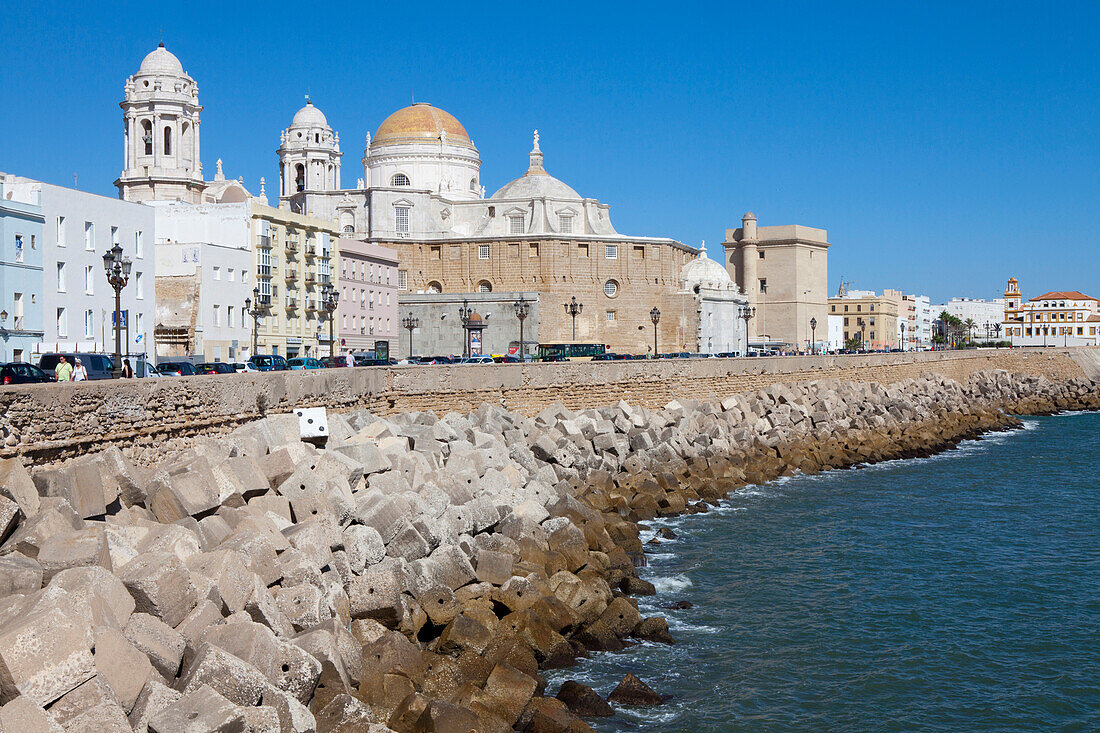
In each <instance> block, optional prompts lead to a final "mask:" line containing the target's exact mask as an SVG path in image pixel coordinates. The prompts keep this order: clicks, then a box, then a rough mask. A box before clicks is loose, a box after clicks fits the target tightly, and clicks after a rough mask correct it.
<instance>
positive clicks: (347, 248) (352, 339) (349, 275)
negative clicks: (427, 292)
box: [336, 237, 400, 354]
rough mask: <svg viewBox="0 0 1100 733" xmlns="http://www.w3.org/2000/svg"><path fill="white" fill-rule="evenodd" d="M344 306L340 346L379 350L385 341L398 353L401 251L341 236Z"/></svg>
mask: <svg viewBox="0 0 1100 733" xmlns="http://www.w3.org/2000/svg"><path fill="white" fill-rule="evenodd" d="M336 250H337V252H338V254H339V261H340V279H339V283H338V285H339V290H340V307H339V310H338V312H337V314H336V317H337V319H338V324H339V325H338V327H339V335H340V341H339V348H338V351H339V350H343V351H345V352H346V351H352V352H364V351H375V350H376V349H375V346H376V344H377V342H379V341H385V342H386V343H387V345H388V347H389V349H390V353H393V354H396V353H397V339H398V336H399V335H400V334H399V329H400V325H399V324H398V316H397V312H398V311H397V307H398V306H397V302H398V292H399V291H398V289H397V268H398V261H397V252H396V251H395V250H392V249H388V248H386V247H379V246H378V245H376V244H370V243H369V242H360V241H359V240H356V239H347V238H345V237H339V238H338V239H337V240H336Z"/></svg>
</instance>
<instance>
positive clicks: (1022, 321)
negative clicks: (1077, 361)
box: [1002, 277, 1100, 346]
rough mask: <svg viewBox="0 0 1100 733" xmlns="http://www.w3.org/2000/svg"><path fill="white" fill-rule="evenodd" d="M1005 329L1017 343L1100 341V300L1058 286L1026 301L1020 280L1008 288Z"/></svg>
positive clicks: (1090, 343)
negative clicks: (1052, 290)
mask: <svg viewBox="0 0 1100 733" xmlns="http://www.w3.org/2000/svg"><path fill="white" fill-rule="evenodd" d="M1002 328H1003V331H1004V334H1005V336H1006V337H1007V338H1008V340H1009V341H1011V342H1012V345H1013V346H1096V345H1098V344H1100V300H1098V299H1096V298H1094V297H1092V296H1091V295H1085V294H1084V293H1082V292H1080V291H1078V290H1057V291H1054V292H1050V293H1043V294H1042V295H1037V296H1035V297H1034V298H1031V299H1030V300H1027V301H1025V300H1024V297H1023V294H1022V293H1021V292H1020V282H1019V281H1018V280H1017V279H1016V278H1014V277H1013V278H1009V280H1008V286H1007V287H1006V288H1005V316H1004V323H1003V326H1002Z"/></svg>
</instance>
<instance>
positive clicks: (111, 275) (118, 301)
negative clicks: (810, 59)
mask: <svg viewBox="0 0 1100 733" xmlns="http://www.w3.org/2000/svg"><path fill="white" fill-rule="evenodd" d="M132 265H133V263H132V262H130V258H129V257H123V256H122V247H121V245H118V244H116V245H115V246H114V247H111V248H110V249H109V250H107V252H106V253H105V254H104V255H103V269H104V270H105V271H106V273H107V282H108V283H110V284H111V287H112V288H114V289H115V368H114V369H113V370H111V376H112V377H113V378H115V379H118V378H119V377H121V376H122V289H123V288H124V287H126V283H127V282H128V281H129V280H130V267H131V266H132Z"/></svg>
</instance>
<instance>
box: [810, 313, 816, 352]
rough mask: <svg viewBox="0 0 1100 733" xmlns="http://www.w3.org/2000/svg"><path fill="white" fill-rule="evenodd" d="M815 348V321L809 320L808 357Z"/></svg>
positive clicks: (814, 319) (813, 319)
mask: <svg viewBox="0 0 1100 733" xmlns="http://www.w3.org/2000/svg"><path fill="white" fill-rule="evenodd" d="M816 348H817V319H816V318H811V319H810V355H811V356H813V353H814V350H815V349H816Z"/></svg>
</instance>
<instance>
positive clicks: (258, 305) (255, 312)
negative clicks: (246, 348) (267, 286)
mask: <svg viewBox="0 0 1100 733" xmlns="http://www.w3.org/2000/svg"><path fill="white" fill-rule="evenodd" d="M253 303H255V305H253ZM265 310H266V308H265V307H264V304H263V301H261V300H260V286H259V285H257V286H256V287H254V288H252V297H251V298H245V299H244V311H245V313H247V314H248V315H250V316H252V356H255V355H256V352H257V351H259V347H258V346H257V340H256V339H257V328H258V326H259V322H260V316H262V315H263V314H264V311H265Z"/></svg>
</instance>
